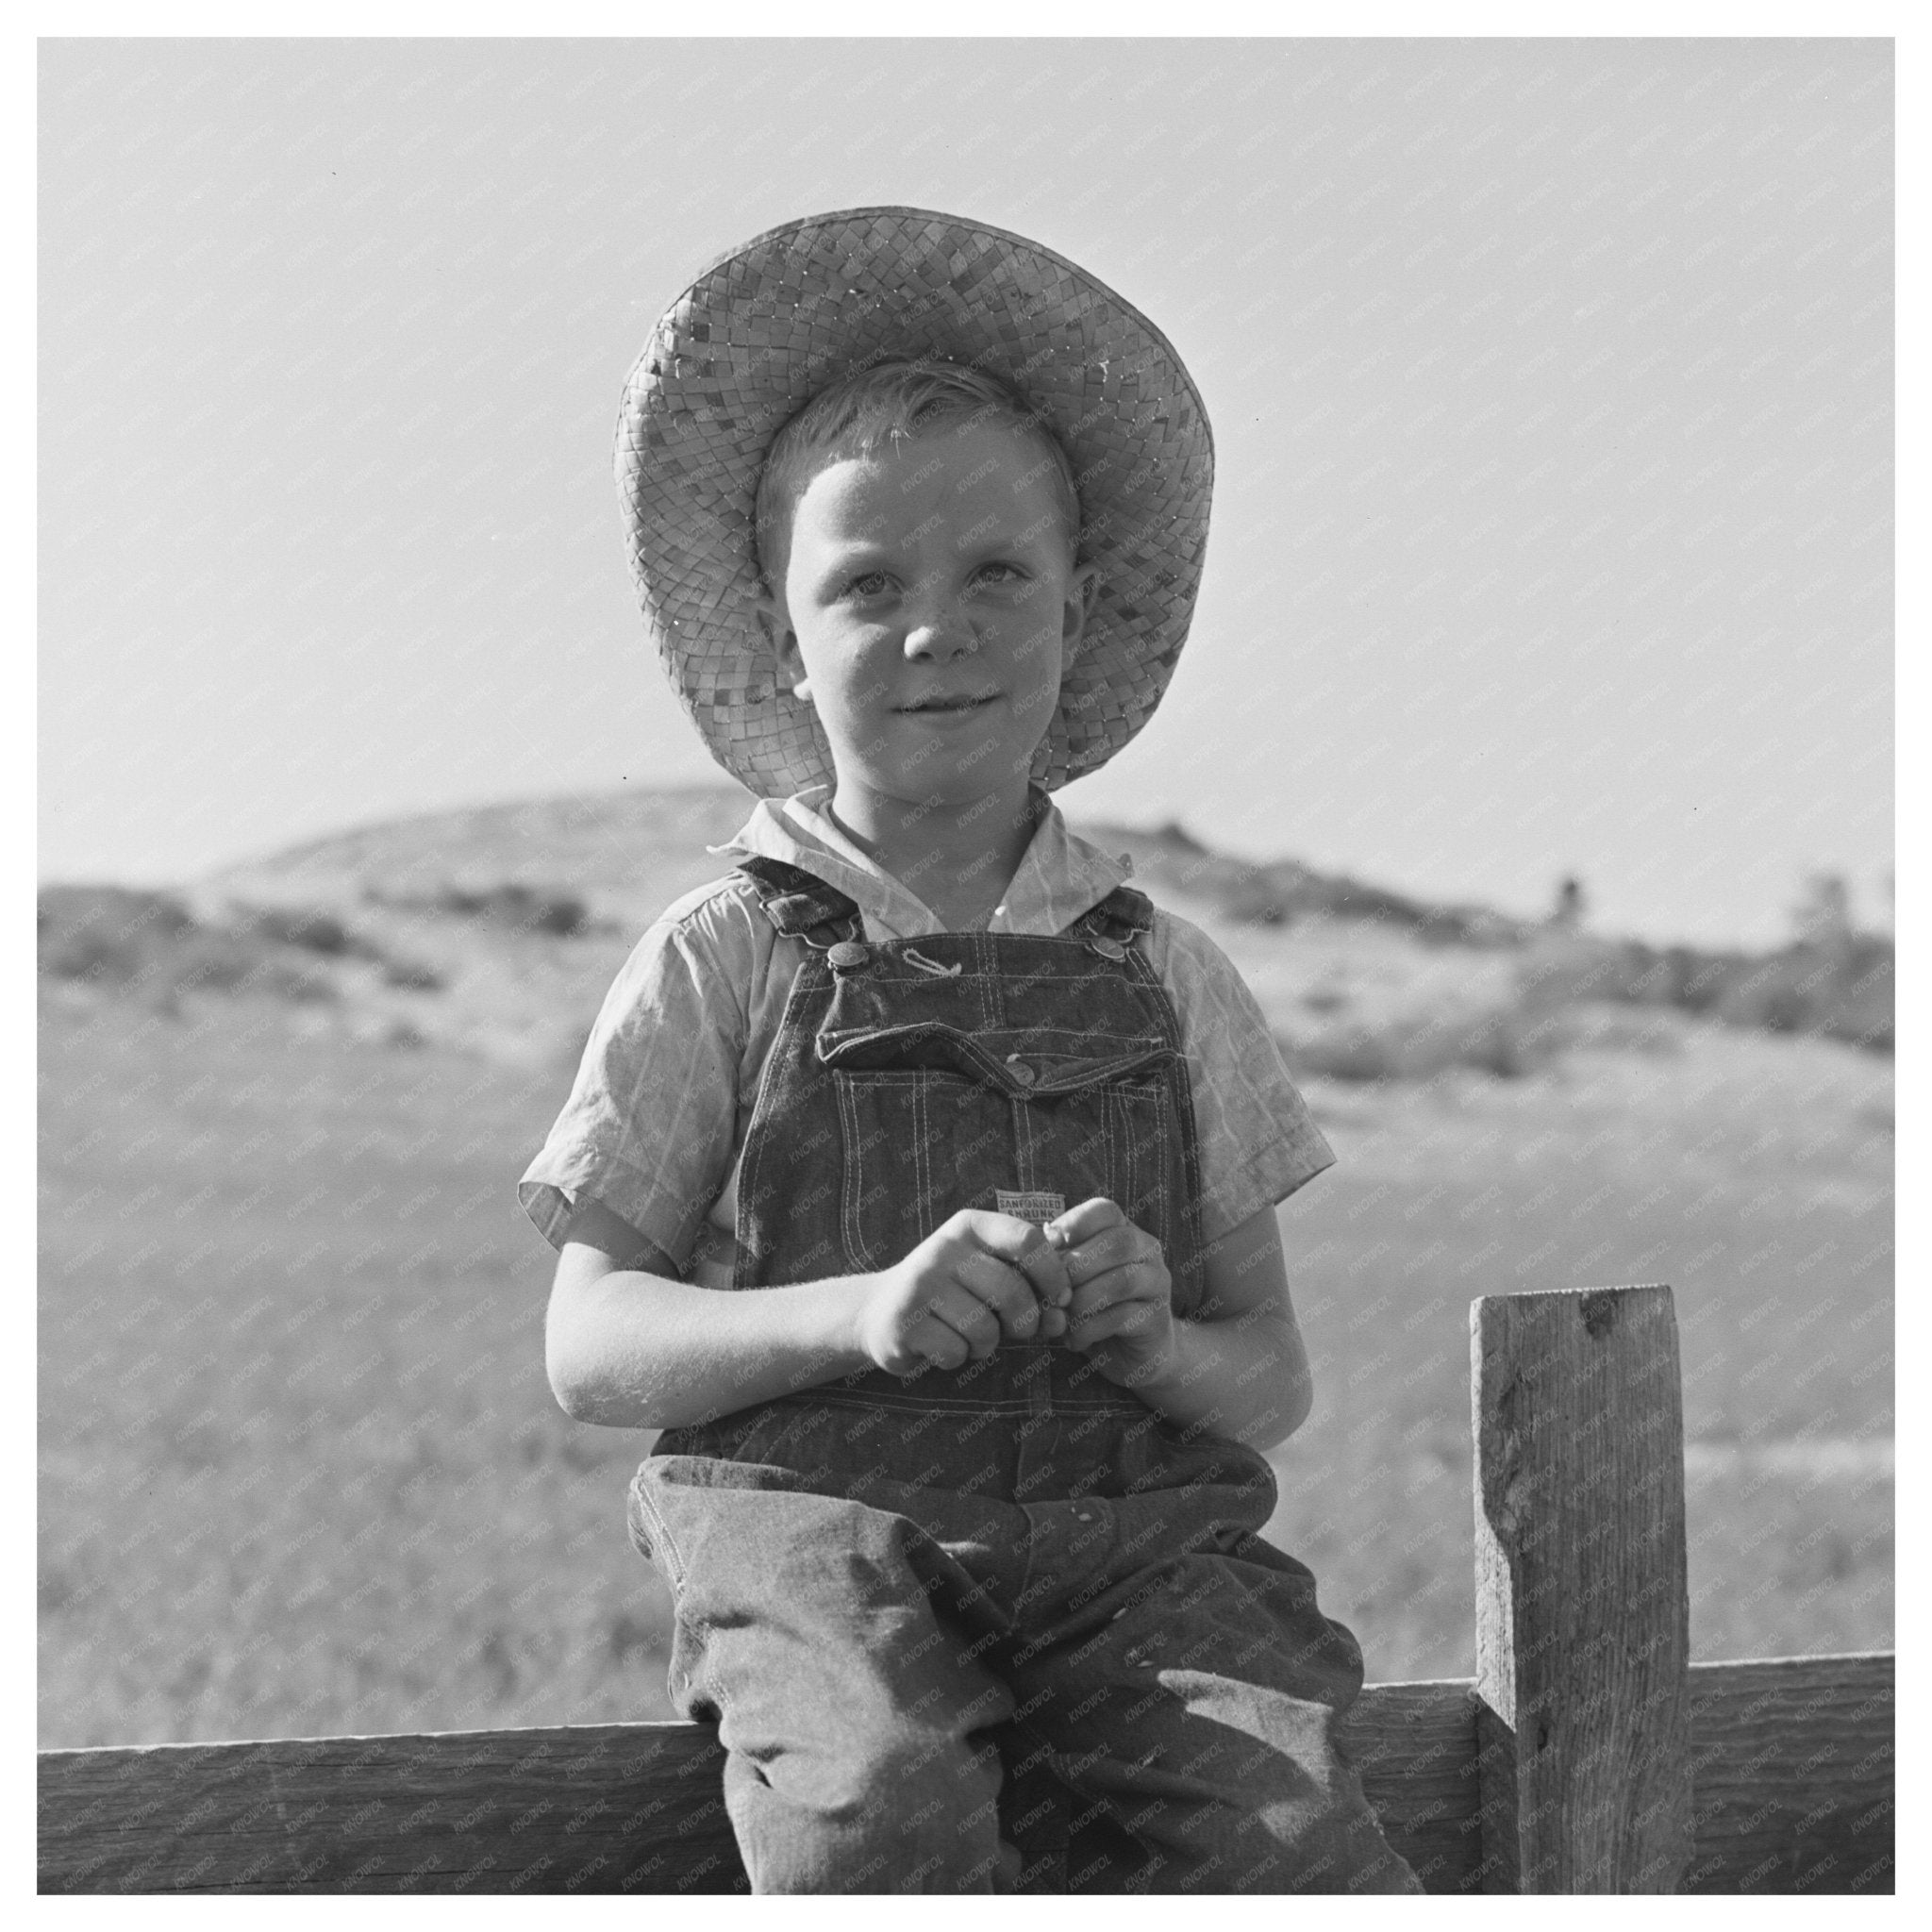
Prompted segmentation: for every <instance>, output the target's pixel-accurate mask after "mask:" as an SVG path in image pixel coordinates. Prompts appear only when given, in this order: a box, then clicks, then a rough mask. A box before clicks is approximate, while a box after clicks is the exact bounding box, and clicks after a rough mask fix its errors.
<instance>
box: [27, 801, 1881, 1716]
mask: <svg viewBox="0 0 1932 1932" xmlns="http://www.w3.org/2000/svg"><path fill="white" fill-rule="evenodd" d="M740 816H741V805H740V804H739V803H738V802H737V801H736V799H735V798H734V797H733V795H731V794H729V793H723V792H715V791H698V792H691V793H688V794H667V795H664V796H662V797H655V798H654V797H651V796H649V795H641V796H638V797H634V798H626V799H624V800H621V801H617V802H614V803H612V802H601V801H600V802H597V803H596V804H594V805H591V806H584V805H563V804H558V805H546V806H535V807H526V808H501V809H499V810H497V811H494V812H486V813H474V814H468V815H464V816H462V817H459V818H458V817H446V818H442V819H438V820H426V821H421V822H417V823H415V824H409V825H404V826H397V827H389V828H381V829H378V830H375V831H372V832H369V833H366V834H358V835H353V836H348V837H345V838H343V839H341V840H338V841H326V842H325V844H323V845H320V846H317V847H314V848H310V849H309V850H308V851H307V852H305V853H301V854H294V855H288V856H286V857H284V858H279V859H276V860H275V861H273V862H267V863H264V864H263V865H261V866H258V867H253V868H249V869H247V870H245V871H238V872H236V873H234V874H228V875H226V876H225V877H224V878H223V879H219V880H213V881H208V882H204V884H203V885H202V886H201V887H199V888H197V889H196V891H193V892H192V893H190V894H188V895H186V903H187V904H189V905H190V906H192V908H193V909H194V911H195V913H196V914H197V916H200V917H202V918H204V919H212V918H214V917H215V916H216V914H217V912H218V911H219V910H220V908H223V907H228V908H232V906H233V905H234V903H235V902H237V901H245V902H246V903H247V904H249V905H251V906H254V907H257V908H260V907H283V908H310V909H311V910H315V909H319V910H325V911H327V912H329V913H330V914H331V916H333V917H335V918H337V919H338V920H339V922H340V923H341V926H342V927H344V928H347V929H350V930H352V931H353V933H354V934H355V935H356V936H357V943H358V947H359V950H358V949H357V947H351V948H349V949H347V950H341V949H338V953H337V954H336V955H331V956H329V957H327V958H323V959H322V964H321V965H320V966H319V967H316V968H315V969H314V970H315V972H316V973H318V974H320V975H321V978H322V980H323V981H324V982H325V984H323V985H321V986H320V988H319V989H317V988H311V989H310V991H308V993H307V994H303V995H301V996H296V995H295V994H294V993H291V991H290V988H291V985H293V984H294V983H295V982H294V981H293V980H291V979H290V978H289V977H288V976H287V975H283V977H281V978H279V979H278V978H276V977H275V975H274V974H266V975H264V976H262V977H260V978H259V979H258V980H251V979H250V978H249V976H248V975H247V974H242V976H241V978H240V980H239V982H237V981H235V980H234V975H233V974H229V976H228V977H229V982H233V983H227V982H225V983H224V985H223V986H222V987H221V988H220V989H219V990H212V991H196V990H194V988H193V987H192V985H184V984H183V983H182V982H181V981H180V979H179V977H178V975H176V976H175V977H173V978H171V976H170V970H168V969H165V966H164V962H163V963H162V964H157V963H156V962H155V961H152V960H150V961H147V962H146V963H145V964H139V963H138V964H137V967H136V969H135V970H134V971H133V976H132V977H131V979H128V980H127V981H126V982H125V983H124V984H121V985H119V986H115V985H110V984H107V983H105V981H104V980H103V979H102V977H101V976H100V975H96V977H95V979H94V980H92V981H89V980H86V979H76V978H71V977H68V978H63V977H53V978H49V979H48V980H47V981H46V982H45V983H44V985H43V991H42V1056H41V1079H42V1142H43V1146H42V1176H41V1229H42V1272H41V1301H40V1334H39V1346H40V1371H41V1374H40V1388H41V1427H42V1462H41V1515H40V1600H41V1607H42V1640H41V1713H42V1715H41V1742H42V1745H43V1746H57V1745H80V1744H97V1743H108V1742H145V1741H156V1740H164V1739H180V1740H201V1739H213V1738H232V1737H268V1736H295V1735H305V1734H315V1733H325V1732H359V1731H380V1730H400V1729H413V1728H429V1729H444V1728H456V1727H463V1726H470V1725H482V1724H534V1723H540V1722H548V1723H556V1722H591V1721H599V1720H609V1719H613V1718H621V1717H648V1716H655V1715H661V1714H663V1711H664V1708H665V1706H664V1702H663V1694H662V1674H663V1671H662V1655H663V1636H664V1624H665V1615H666V1612H665V1605H664V1603H663V1600H662V1598H661V1596H660V1595H659V1593H658V1590H657V1587H656V1585H655V1581H654V1579H653V1578H652V1576H651V1574H650V1573H649V1571H648V1570H647V1569H646V1568H645V1566H644V1565H643V1564H642V1563H641V1562H640V1561H639V1560H638V1559H637V1558H636V1557H633V1556H632V1554H631V1553H630V1550H629V1547H628V1545H627V1543H626V1541H625V1534H624V1528H623V1489H624V1484H625V1478H626V1475H627V1474H628V1471H629V1469H630V1467H631V1466H632V1465H633V1464H634V1463H635V1462H636V1460H637V1459H638V1457H640V1455H641V1453H642V1452H643V1450H644V1449H645V1448H646V1447H647V1446H648V1439H647V1438H644V1437H641V1436H637V1435H632V1434H628V1433H625V1432H618V1431H608V1430H598V1429H591V1428H585V1427H581V1426H579V1425H576V1424H572V1423H570V1422H569V1421H568V1420H566V1419H565V1418H564V1417H563V1416H562V1415H561V1414H560V1413H558V1410H557V1409H556V1407H554V1405H553V1403H552V1401H551V1398H550V1395H549V1391H548V1389H547V1386H546V1385H545V1382H544V1379H543V1373H542V1364H541V1318H542V1306H543V1298H544V1291H545V1288H546V1285H547V1274H548V1266H547V1250H545V1249H544V1247H543V1245H542V1243H541V1241H539V1239H538V1238H537V1236H536V1235H535V1234H534V1233H533V1232H532V1231H531V1230H530V1229H529V1227H528V1226H527V1225H526V1224H525V1223H524V1222H523V1220H522V1217H521V1216H520V1214H519V1212H518V1210H517V1208H516V1206H515V1202H514V1198H513V1191H512V1189H513V1183H514V1180H515V1178H516V1175H517V1174H518V1173H519V1172H520V1171H521V1169H522V1167H523V1165H524V1163H525V1160H526V1159H527V1158H528V1156H529V1154H530V1152H531V1151H532V1150H533V1149H534V1147H535V1146H536V1144H537V1142H538V1141H539V1140H540V1139H541V1135H542V1133H543V1131H544V1129H545V1127H546V1126H547V1124H548V1122H549V1120H550V1117H551V1115H552V1114H553V1113H554V1111H555V1109H556V1108H557V1106H558V1103H559V1101H560V1100H561V1098H562V1095H563V1091H564V1090H565V1087H566V1086H567V1083H568V1078H569V1072H570V1066H571V1063H572V1060H573V1058H574V1055H575V1047H576V1045H577V1043H578V1042H579V1041H581V1039H582V1036H583V1032H584V1029H585V1027H586V1026H587V1025H588V1024H589V1019H590V1016H591V1011H593V1010H594V1007H595V1003H596V1000H597V998H598V996H599V995H600V994H601V992H602V991H603V988H604V986H605V985H606V984H607V983H608V978H609V975H610V973H611V972H612V970H614V967H615V964H616V962H617V961H618V960H619V959H620V958H622V957H623V954H624V952H625V949H626V947H627V945H628V943H629V941H630V940H631V938H632V937H634V936H635V933H636V932H637V930H638V929H639V928H640V927H641V924H643V922H644V921H645V920H647V919H648V917H649V916H650V914H651V913H652V912H653V911H655V910H656V909H657V908H658V907H659V906H661V905H662V904H663V903H664V902H665V901H666V900H668V899H669V898H670V897H672V896H673V895H675V893H676V892H677V891H681V890H683V889H684V888H685V887H686V886H688V885H691V884H693V883H695V882H697V881H698V880H700V879H702V878H705V877H708V876H710V875H711V874H713V872H714V871H715V870H716V869H717V866H718V863H719V861H717V860H716V859H714V858H708V856H707V855H706V854H705V853H704V851H703V850H702V846H703V844H704V843H705V842H707V841H712V842H715V841H717V840H719V839H722V838H723V837H724V836H725V835H726V834H727V833H728V831H729V830H730V829H731V828H732V826H733V825H734V824H736V822H737V820H738V818H739V817H740ZM511 886H521V887H522V888H523V889H524V890H523V892H522V894H521V896H520V895H519V894H518V893H516V892H514V891H510V892H506V891H504V889H505V888H506V887H511ZM1163 896H1169V897H1171V896H1172V895H1168V894H1163ZM566 902H568V903H566ZM1176 903H1177V908H1178V909H1181V910H1186V911H1191V912H1196V913H1198V914H1200V916H1201V917H1202V919H1203V922H1204V923H1207V924H1212V925H1213V929H1214V930H1215V932H1216V936H1217V937H1218V938H1220V939H1221V940H1222V941H1223V942H1224V944H1225V945H1226V946H1227V947H1228V949H1229V950H1230V952H1232V953H1233V954H1234V955H1235V957H1236V958H1237V959H1238V961H1239V962H1240V963H1241V967H1242V969H1243V971H1244V972H1246V973H1247V974H1249V975H1250V977H1251V979H1252V981H1253V983H1254V984H1255V986H1256V988H1257V993H1258V994H1259V995H1260V996H1261V997H1262V999H1263V1002H1264V1005H1266V1006H1267V1008H1268V1010H1269V1012H1270V1015H1271V1018H1272V1019H1273V1020H1274V1023H1275V1024H1276V1026H1277V1029H1278V1030H1279V1031H1280V1032H1281V1033H1282V1035H1283V1037H1284V1039H1285V1040H1287V1041H1289V1042H1290V1044H1291V1049H1292V1046H1293V1042H1294V1041H1295V1039H1296V1038H1297V1035H1298V1030H1299V1029H1300V1028H1301V1027H1302V1026H1303V1025H1304V1024H1307V1022H1308V1020H1309V1016H1311V1015H1312V1016H1314V1017H1315V1018H1316V1019H1318V1020H1320V1021H1321V1022H1322V1023H1323V1024H1326V1023H1327V1022H1328V1021H1329V1020H1331V1019H1332V1017H1333V1015H1334V1013H1335V1011H1336V1010H1337V1005H1338V1002H1342V1003H1347V1004H1348V1005H1349V1007H1350V1009H1351V1010H1353V1011H1356V1012H1358V1013H1360V1014H1363V1015H1366V1016H1367V1019H1368V1021H1370V1022H1373V1023H1374V1024H1378V1025H1395V1024H1407V1020H1408V1019H1409V1018H1412V1017H1413V1016H1414V1015H1415V1014H1418V1013H1424V1012H1433V1013H1439V1014H1440V1013H1441V1012H1443V1011H1451V1010H1454V1011H1467V1012H1479V1011H1482V1010H1486V1009H1493V1008H1495V1006H1496V1003H1497V1002H1499V1001H1501V1002H1507V999H1508V998H1509V990H1510V985H1511V981H1510V976H1509V975H1510V974H1511V973H1512V972H1513V971H1515V970H1516V968H1517V967H1518V966H1519V965H1520V963H1521V959H1522V957H1523V956H1522V953H1521V951H1520V949H1519V950H1518V951H1515V952H1511V951H1509V950H1507V949H1506V950H1498V949H1496V948H1494V947H1490V948H1483V947H1479V946H1470V947H1459V946H1458V947H1448V948H1444V947H1442V946H1441V945H1435V946H1424V945H1420V944H1418V943H1417V942H1416V941H1414V940H1412V939H1407V938H1399V937H1398V938H1391V935H1390V934H1389V933H1388V932H1387V931H1386V930H1385V929H1383V928H1380V927H1376V926H1374V925H1363V924H1359V923H1354V924H1352V923H1350V922H1347V921H1328V922H1323V921H1312V922H1306V923H1297V924H1291V925H1290V926H1288V927H1286V928H1282V927H1265V926H1259V925H1240V924H1237V925H1230V924H1227V923H1226V922H1225V921H1224V920H1221V919H1218V918H1217V916H1216V914H1215V911H1214V908H1211V907H1208V906H1206V905H1205V904H1204V905H1201V906H1191V905H1190V904H1188V903H1186V902H1185V899H1183V900H1182V901H1179V902H1176ZM559 908H561V910H559ZM277 957H280V956H279V955H277ZM318 957H320V956H318ZM305 970H306V969H305ZM203 984H204V985H207V984H208V982H207V981H206V980H205V979H204V982H203ZM1365 1024H1366V1023H1365ZM1307 1091H1308V1094H1309V1098H1310V1101H1311V1104H1312V1105H1313V1107H1314V1109H1315V1112H1316V1114H1317V1116H1318V1118H1319V1119H1320V1120H1321V1121H1322V1123H1323V1124H1324V1128H1325V1129H1326V1130H1327V1132H1328V1134H1329V1136H1330V1138H1331V1140H1332V1141H1334V1142H1335V1145H1336V1147H1337V1150H1338V1152H1339V1154H1340V1155H1341V1162H1340V1164H1339V1165H1338V1167H1337V1168H1336V1169H1335V1170H1333V1171H1332V1172H1331V1173H1329V1174H1325V1175H1324V1176H1323V1177H1322V1178H1321V1179H1320V1180H1318V1181H1317V1182H1315V1183H1314V1184H1313V1185H1312V1186H1311V1187H1309V1188H1308V1189H1307V1191H1305V1192H1304V1193H1303V1194H1301V1195H1299V1196H1297V1197H1296V1198H1295V1199H1294V1200H1292V1201H1291V1202H1290V1203H1289V1204H1288V1206H1287V1208H1285V1209H1284V1215H1283V1222H1284V1231H1285V1233H1286V1236H1287V1240H1288V1245H1289V1250H1290V1254H1291V1266H1292V1269H1293V1276H1294V1286H1295V1293H1296V1298H1297V1305H1298V1307H1299V1309H1300V1311H1301V1315H1302V1319H1303V1324H1304V1326H1305V1328H1306V1330H1307V1334H1308V1338H1309V1341H1310V1346H1311V1349H1312V1351H1313V1353H1314V1356H1315V1358H1316V1364H1317V1373H1318V1395H1317V1404H1316V1413H1315V1416H1314V1418H1313V1420H1312V1421H1311V1422H1310V1423H1309V1424H1308V1425H1307V1428H1306V1429H1305V1430H1304V1431H1303V1432H1302V1433H1301V1434H1300V1435H1299V1436H1298V1437H1297V1438H1296V1439H1295V1440H1294V1441H1292V1442H1291V1443H1290V1444H1289V1445H1287V1446H1286V1447H1285V1448H1284V1449H1283V1450H1282V1451H1281V1452H1280V1453H1279V1454H1278V1455H1277V1457H1276V1458H1275V1460H1276V1464H1277V1468H1278V1471H1279V1474H1280V1478H1281V1489H1282V1502H1281V1507H1280V1509H1279V1511H1278V1513H1277V1516H1276V1518H1275V1523H1274V1535H1275V1537H1276V1539H1277V1541H1281V1542H1282V1543H1283V1544H1284V1545H1285V1546H1287V1547H1289V1548H1291V1549H1293V1550H1294V1551H1296V1553H1297V1554H1299V1555H1301V1556H1302V1557H1305V1558H1306V1559H1307V1561H1308V1562H1309V1563H1310V1564H1311V1565H1312V1567H1313V1568H1314V1570H1315V1572H1316V1574H1317V1575H1318V1576H1319V1577H1320V1578H1321V1579H1322V1582H1323V1587H1324V1605H1325V1606H1326V1607H1328V1608H1329V1609H1330V1611H1331V1613H1333V1614H1336V1615H1339V1616H1341V1617H1342V1618H1343V1619H1344V1620H1345V1621H1347V1622H1348V1623H1349V1624H1352V1626H1353V1627H1354V1628H1355V1629H1356V1630H1357V1634H1358V1635H1359V1636H1360V1637H1361V1639H1362V1641H1363V1644H1364V1648H1365V1649H1366V1651H1367V1653H1368V1657H1369V1665H1370V1674H1371V1675H1372V1676H1374V1677H1380V1678H1388V1677H1404V1676H1426V1675H1449V1674H1465V1673H1467V1672H1468V1671H1469V1670H1470V1669H1471V1667H1472V1662H1473V1655H1472V1653H1473V1640H1472V1636H1471V1624H1470V1607H1469V1605H1470V1587H1471V1586H1470V1577H1471V1542H1472V1535H1471V1503H1470V1491H1469V1473H1468V1458H1469V1450H1468V1369H1467V1362H1468V1341H1467V1332H1468V1327H1467V1324H1468V1305H1469V1301H1470V1299H1471V1297H1472V1296H1474V1295H1477V1294H1482V1293H1494V1292H1500V1291H1509V1290H1514V1289H1524V1288H1554V1287H1574V1286H1581V1285H1585V1284H1591V1283H1605V1282H1621V1281H1640V1280H1641V1281H1658V1280H1661V1281H1668V1282H1671V1283H1672V1284H1673V1285H1674V1288H1675V1291H1676V1301H1677V1309H1678V1318H1679V1322H1680V1324H1681V1329H1682V1337H1683V1350H1684V1368H1685V1406H1686V1420H1687V1432H1688V1435H1689V1437H1690V1438H1691V1449H1690V1453H1689V1456H1688V1458H1687V1460H1688V1477H1689V1499H1690V1522H1691V1589H1692V1606H1691V1636H1692V1645H1693V1654H1694V1655H1697V1656H1699V1657H1723V1656H1745V1655H1764V1654H1772V1653H1780V1652H1800V1651H1818V1650H1838V1649H1850V1648H1860V1647H1866V1646H1874V1645H1889V1644H1890V1642H1891V1641H1892V1623H1891V1617H1892V1596H1891V1504H1892V1479H1891V1470H1892V1464H1891V1430H1892V1411H1891V1374H1892V1357H1891V1320H1890V1307H1891V1304H1890V1293H1891V1248H1890V1176H1891V1066H1890V1060H1889V1059H1887V1058H1880V1057H1877V1056H1874V1055H1871V1054H1867V1053H1862V1052H1859V1051H1857V1050H1856V1049H1854V1048H1852V1047H1849V1046H1846V1045H1842V1044H1838V1043H1835V1042H1832V1041H1824V1040H1818V1039H1809V1038H1791V1037H1778V1036H1774V1035H1771V1034H1766V1033H1759V1032H1751V1031H1744V1030H1740V1029H1736V1028H1729V1027H1721V1026H1718V1025H1714V1024H1708V1023H1707V1022H1704V1021H1701V1020H1696V1019H1692V1018H1688V1017H1686V1016H1684V1015H1681V1014H1678V1013H1675V1012H1671V1011H1650V1010H1642V1011H1637V1010H1632V1009H1630V1008H1607V1007H1606V1008H1596V1007H1591V1008H1574V1009H1572V1010H1569V1011H1567V1012H1566V1013H1565V1014H1564V1015H1563V1024H1562V1025H1561V1027H1560V1028H1558V1029H1557V1030H1556V1031H1555V1032H1551V1033H1548V1034H1547V1035H1546V1036H1545V1037H1544V1041H1543V1047H1542V1049H1541V1051H1540V1052H1539V1054H1538V1056H1537V1058H1536V1062H1535V1064H1534V1066H1533V1067H1530V1068H1528V1069H1525V1070H1522V1071H1520V1073H1519V1076H1518V1077H1503V1076H1501V1075H1499V1074H1497V1073H1494V1072H1491V1071H1483V1070H1482V1069H1481V1067H1479V1066H1474V1065H1460V1064H1456V1063H1454V1062H1453V1060H1452V1061H1451V1063H1449V1064H1447V1065H1446V1066H1444V1067H1443V1068H1442V1069H1441V1071H1439V1072H1437V1073H1436V1074H1434V1075H1433V1076H1432V1077H1429V1078H1426V1079H1421V1080H1407V1081H1402V1080H1381V1081H1370V1082H1364V1081H1361V1080H1352V1081H1345V1080H1341V1079H1335V1078H1330V1077H1319V1078H1312V1079H1310V1080H1309V1082H1308V1085H1307Z"/></svg>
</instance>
